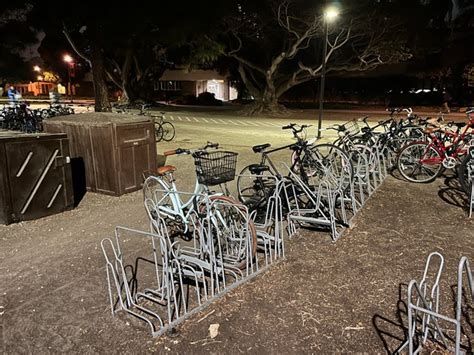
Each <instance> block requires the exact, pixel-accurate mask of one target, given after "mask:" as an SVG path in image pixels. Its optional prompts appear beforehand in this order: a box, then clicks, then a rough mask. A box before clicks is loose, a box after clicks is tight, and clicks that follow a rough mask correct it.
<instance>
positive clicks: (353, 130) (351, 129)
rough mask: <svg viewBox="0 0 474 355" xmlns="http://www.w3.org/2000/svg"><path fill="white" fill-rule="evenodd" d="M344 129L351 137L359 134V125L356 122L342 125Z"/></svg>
mask: <svg viewBox="0 0 474 355" xmlns="http://www.w3.org/2000/svg"><path fill="white" fill-rule="evenodd" d="M344 127H345V128H346V132H347V133H348V134H349V135H351V136H355V135H356V134H359V132H360V127H359V123H358V122H357V121H356V120H352V121H349V122H346V123H344Z"/></svg>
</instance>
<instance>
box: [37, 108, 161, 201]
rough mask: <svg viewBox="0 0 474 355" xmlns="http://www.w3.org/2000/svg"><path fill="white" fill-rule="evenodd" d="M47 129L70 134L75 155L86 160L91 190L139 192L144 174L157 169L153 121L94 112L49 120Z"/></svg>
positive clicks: (108, 193) (110, 192) (121, 192)
mask: <svg viewBox="0 0 474 355" xmlns="http://www.w3.org/2000/svg"><path fill="white" fill-rule="evenodd" d="M44 130H45V132H50V133H59V132H61V133H66V134H67V136H68V138H69V140H70V147H71V156H72V157H74V158H82V159H83V161H84V166H85V173H86V187H87V190H88V191H93V192H98V193H103V194H107V195H113V196H120V195H123V194H125V193H129V192H132V191H136V190H139V189H141V187H142V184H143V177H142V176H143V172H144V171H150V170H154V169H156V142H155V131H154V120H153V118H150V117H141V116H133V115H125V114H116V113H102V112H100V113H99V112H91V113H82V114H77V115H69V116H63V117H55V118H52V119H47V120H45V121H44Z"/></svg>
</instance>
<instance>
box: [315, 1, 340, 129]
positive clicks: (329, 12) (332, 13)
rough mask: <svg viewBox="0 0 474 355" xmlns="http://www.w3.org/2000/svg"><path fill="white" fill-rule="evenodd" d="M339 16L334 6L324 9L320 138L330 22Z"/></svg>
mask: <svg viewBox="0 0 474 355" xmlns="http://www.w3.org/2000/svg"><path fill="white" fill-rule="evenodd" d="M338 17H339V9H338V8H337V7H334V6H329V7H327V8H326V9H325V10H324V13H323V18H324V48H323V62H322V68H321V88H320V90H319V119H318V138H320V137H321V126H322V122H323V108H324V107H323V106H324V82H325V80H326V57H327V54H328V42H329V38H328V37H329V23H331V22H334V21H335V20H336V19H337V18H338Z"/></svg>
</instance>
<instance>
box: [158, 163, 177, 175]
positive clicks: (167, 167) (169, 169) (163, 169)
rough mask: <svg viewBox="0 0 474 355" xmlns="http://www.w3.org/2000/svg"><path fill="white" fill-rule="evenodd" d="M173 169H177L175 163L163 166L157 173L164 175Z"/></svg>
mask: <svg viewBox="0 0 474 355" xmlns="http://www.w3.org/2000/svg"><path fill="white" fill-rule="evenodd" d="M173 171H176V167H175V166H173V165H165V166H162V167H160V168H158V169H156V174H157V175H158V176H163V175H166V174H168V173H172V172H173Z"/></svg>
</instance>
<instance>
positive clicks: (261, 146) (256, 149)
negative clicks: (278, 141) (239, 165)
mask: <svg viewBox="0 0 474 355" xmlns="http://www.w3.org/2000/svg"><path fill="white" fill-rule="evenodd" d="M271 146H272V145H271V144H270V143H265V144H259V145H255V146H253V147H252V150H253V152H254V153H261V152H263V151H264V150H265V149H267V148H268V147H271Z"/></svg>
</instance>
